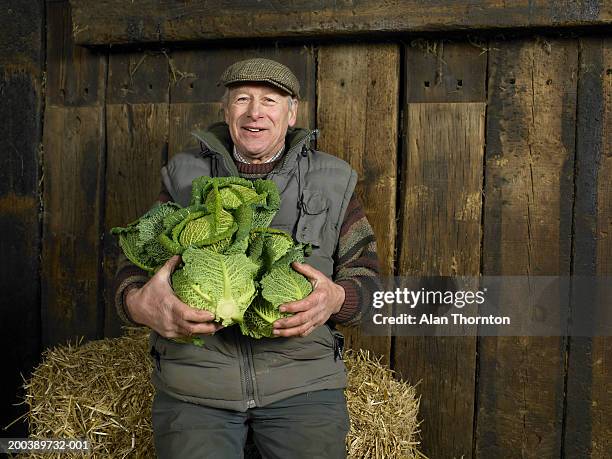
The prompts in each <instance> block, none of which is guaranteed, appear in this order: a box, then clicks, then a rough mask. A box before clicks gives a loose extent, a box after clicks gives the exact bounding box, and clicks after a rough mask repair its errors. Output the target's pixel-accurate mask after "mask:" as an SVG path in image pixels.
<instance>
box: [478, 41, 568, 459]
mask: <svg viewBox="0 0 612 459" xmlns="http://www.w3.org/2000/svg"><path fill="white" fill-rule="evenodd" d="M489 53H490V56H489V81H488V97H489V105H488V110H487V152H486V166H485V171H486V174H485V176H486V180H485V183H486V187H485V206H484V238H483V274H484V275H487V276H555V275H559V276H566V275H569V274H570V256H571V239H572V221H571V219H572V203H573V199H574V187H573V172H574V143H575V142H574V139H575V135H574V133H575V115H576V80H577V78H576V77H577V73H578V68H577V67H578V47H577V41H576V40H568V39H555V40H545V39H542V38H540V37H535V38H534V39H528V40H512V41H497V42H491V43H490V52H489ZM502 295H508V296H512V295H513V292H512V291H509V290H508V291H504V292H502ZM502 298H503V296H502ZM502 304H503V302H502ZM555 306H558V307H559V308H560V309H564V310H565V311H567V308H569V298H560V300H559V304H558V305H555ZM565 345H566V341H565V339H564V338H563V337H540V336H536V337H524V336H523V337H482V338H480V342H479V349H478V351H479V352H478V354H479V378H478V381H479V382H478V411H477V420H476V424H477V429H476V443H475V444H476V451H475V453H476V454H477V455H478V457H487V458H488V457H506V456H508V453H509V452H512V453H511V454H512V455H517V456H520V457H529V458H532V457H533V458H535V457H538V458H539V457H560V455H561V444H562V439H561V438H562V423H563V422H562V421H563V399H564V377H565V369H564V363H565Z"/></svg>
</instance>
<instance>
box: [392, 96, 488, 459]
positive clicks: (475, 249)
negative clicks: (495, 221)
mask: <svg viewBox="0 0 612 459" xmlns="http://www.w3.org/2000/svg"><path fill="white" fill-rule="evenodd" d="M484 114H485V104H484V102H474V103H461V104H456V103H427V104H419V103H410V104H408V105H407V108H406V113H405V118H406V119H405V125H404V129H405V133H406V143H405V146H404V151H403V155H404V157H405V159H404V168H403V173H404V176H403V180H402V183H403V187H402V195H403V198H402V210H403V217H402V223H403V225H402V227H403V230H402V234H401V245H400V263H399V273H398V274H399V275H401V276H454V275H477V274H478V272H479V269H480V235H481V228H480V215H481V208H482V175H483V171H482V163H483V154H484ZM393 364H394V368H395V369H396V370H397V371H398V372H399V374H400V375H401V376H402V377H403V378H404V379H406V380H408V381H411V382H413V383H416V382H417V381H421V383H420V385H419V392H420V395H421V413H420V416H421V418H422V419H423V420H424V422H423V424H422V425H421V430H422V438H423V439H422V445H423V452H424V453H425V454H427V455H428V457H462V456H464V457H470V456H471V455H472V419H473V413H474V391H475V389H474V385H475V382H474V378H475V365H476V339H475V338H474V337H396V338H395V354H394V362H393Z"/></svg>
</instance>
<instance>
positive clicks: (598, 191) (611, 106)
mask: <svg viewBox="0 0 612 459" xmlns="http://www.w3.org/2000/svg"><path fill="white" fill-rule="evenodd" d="M611 69H612V40H610V39H609V38H598V37H585V38H581V39H580V68H579V81H578V114H577V116H578V119H577V134H576V135H577V138H576V162H577V165H576V172H577V174H576V177H575V180H576V204H575V213H574V228H575V234H574V247H573V260H572V267H573V274H575V275H580V276H610V275H612V236H611V235H612V217H611V216H612V199H611V196H612V188H611V187H612V129H611V128H610V126H611V125H612V70H611ZM573 300H574V305H573V314H574V315H577V314H580V313H581V311H580V309H579V307H578V306H579V304H581V302H582V304H583V302H584V299H581V298H573ZM610 355H612V339H610V337H594V338H588V337H572V338H571V341H570V345H569V356H568V360H569V362H568V375H567V403H566V405H567V411H566V412H567V415H566V421H565V425H566V427H565V438H564V451H565V456H566V457H593V458H602V459H603V458H605V457H607V456H608V455H609V453H610V451H611V450H612V429H611V427H610V426H611V425H612V423H611V418H612V369H611V365H610V359H609V357H610Z"/></svg>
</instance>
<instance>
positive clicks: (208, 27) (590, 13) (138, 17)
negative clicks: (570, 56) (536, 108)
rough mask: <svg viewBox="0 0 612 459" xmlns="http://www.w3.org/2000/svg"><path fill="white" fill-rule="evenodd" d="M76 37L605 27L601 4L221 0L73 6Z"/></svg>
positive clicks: (97, 1)
mask: <svg viewBox="0 0 612 459" xmlns="http://www.w3.org/2000/svg"><path fill="white" fill-rule="evenodd" d="M71 3H72V5H73V7H74V23H75V28H74V31H73V33H74V36H75V38H76V40H77V42H78V43H80V44H87V45H102V44H119V43H142V42H158V43H161V42H163V43H168V42H176V41H197V40H209V39H219V38H263V37H272V38H277V37H299V38H305V37H312V36H332V37H333V36H342V35H357V36H367V35H368V34H371V33H378V34H380V33H392V32H430V31H450V30H468V29H469V30H477V29H490V28H509V27H513V28H514V27H516V28H524V27H572V26H578V25H586V26H589V25H592V26H596V25H601V26H603V25H609V24H610V23H612V6H611V5H610V2H608V1H606V0H586V1H582V2H576V1H573V0H562V1H553V0H538V1H521V2H499V1H496V0H477V1H471V2H455V1H450V0H429V1H425V2H424V1H419V0H409V1H395V0H386V1H382V2H381V1H374V0H369V1H362V2H333V3H332V2H320V1H308V0H294V1H290V2H274V3H262V2H252V1H236V2H227V1H223V0H216V1H208V2H191V3H186V2H184V1H179V0H174V1H167V2H164V3H163V5H160V3H159V2H156V1H153V0H143V1H138V2H126V1H123V0H71Z"/></svg>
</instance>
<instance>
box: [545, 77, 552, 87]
mask: <svg viewBox="0 0 612 459" xmlns="http://www.w3.org/2000/svg"><path fill="white" fill-rule="evenodd" d="M546 84H547V85H548V86H550V85H551V84H552V80H551V79H550V78H549V79H548V80H546Z"/></svg>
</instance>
